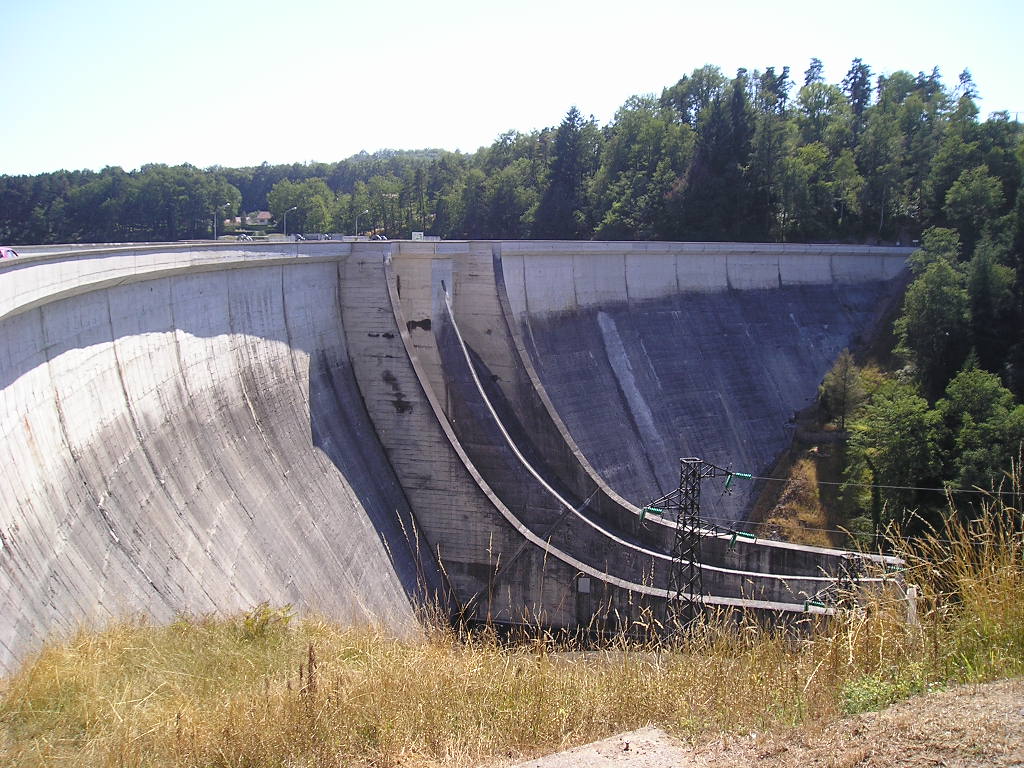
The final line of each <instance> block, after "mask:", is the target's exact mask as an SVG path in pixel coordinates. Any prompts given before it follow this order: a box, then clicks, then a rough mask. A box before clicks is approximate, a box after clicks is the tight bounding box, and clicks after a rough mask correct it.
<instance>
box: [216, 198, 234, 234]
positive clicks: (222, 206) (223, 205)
mask: <svg viewBox="0 0 1024 768" xmlns="http://www.w3.org/2000/svg"><path fill="white" fill-rule="evenodd" d="M229 205H231V203H221V204H220V205H218V206H217V207H216V208H214V209H213V239H214V240H216V239H217V219H218V218H220V212H221V210H222V209H223V208H227V207H228V206H229Z"/></svg>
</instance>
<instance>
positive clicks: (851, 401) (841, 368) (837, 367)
mask: <svg viewBox="0 0 1024 768" xmlns="http://www.w3.org/2000/svg"><path fill="white" fill-rule="evenodd" d="M865 396H866V391H865V387H864V383H863V382H862V381H861V376H860V371H859V370H858V368H857V366H856V365H855V364H854V361H853V355H851V354H850V350H848V349H844V350H843V351H842V352H841V353H840V354H839V357H838V358H837V359H836V362H835V364H834V365H833V366H832V368H831V370H829V372H828V373H827V374H826V375H825V380H824V381H823V382H822V384H821V390H820V392H819V393H818V397H819V400H820V402H821V404H822V406H823V407H824V409H825V412H826V414H827V416H828V418H830V419H834V420H835V421H836V422H837V426H838V427H839V429H846V419H847V417H848V416H849V415H850V414H851V413H853V412H854V411H855V410H856V409H857V407H858V406H859V405H860V404H861V402H862V401H863V400H864V398H865Z"/></svg>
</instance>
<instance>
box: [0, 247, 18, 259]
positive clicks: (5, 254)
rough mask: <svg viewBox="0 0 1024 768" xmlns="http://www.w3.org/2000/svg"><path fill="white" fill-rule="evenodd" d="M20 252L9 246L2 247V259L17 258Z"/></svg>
mask: <svg viewBox="0 0 1024 768" xmlns="http://www.w3.org/2000/svg"><path fill="white" fill-rule="evenodd" d="M17 256H18V252H17V251H16V250H14V249H13V248H11V246H9V245H0V259H14V258H17Z"/></svg>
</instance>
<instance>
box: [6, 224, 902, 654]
mask: <svg viewBox="0 0 1024 768" xmlns="http://www.w3.org/2000/svg"><path fill="white" fill-rule="evenodd" d="M905 256H906V251H905V250H903V249H900V250H897V249H851V248H845V249H844V248H837V247H829V246H821V247H802V248H801V247H793V246H756V245H754V246H751V245H736V244H714V245H708V244H679V243H675V244H665V243H660V244H648V243H632V244H623V243H616V244H610V243H481V242H472V243H436V244H435V243H358V244H351V243H334V242H321V243H303V244H245V245H244V246H241V247H240V246H236V245H234V244H223V245H220V244H218V245H212V244H210V245H201V246H168V245H161V246H129V247H117V248H102V249H94V250H89V249H85V250H75V251H68V252H62V253H50V254H39V255H28V256H25V257H23V258H22V259H20V260H19V261H18V262H17V263H13V264H5V265H2V266H0V339H2V340H0V398H2V399H0V430H2V435H3V443H2V446H0V460H3V461H4V463H5V466H7V467H8V468H17V471H16V472H15V471H9V472H7V473H4V474H3V475H2V476H0V494H2V497H0V616H2V619H0V669H10V668H11V665H12V664H13V663H14V662H15V661H16V660H17V659H18V658H20V657H21V656H23V655H24V653H26V652H27V651H28V650H30V649H31V648H33V647H35V646H36V645H37V644H38V643H39V642H40V640H41V639H42V638H44V637H45V636H47V635H48V634H49V633H51V632H53V631H55V630H68V629H70V628H72V627H74V626H75V625H76V624H79V623H82V622H91V621H96V620H102V619H104V618H107V617H110V616H121V615H126V614H133V613H143V614H146V615H150V616H153V617H155V618H157V619H160V620H163V619H168V618H170V617H172V616H173V615H175V614H176V613H180V612H183V611H187V612H210V611H231V610H238V609H243V608H247V607H249V606H251V605H253V604H255V603H258V602H261V601H264V600H268V601H270V602H272V603H284V602H290V603H294V604H295V605H297V606H298V607H299V608H300V609H302V610H317V611H323V612H325V613H328V614H330V615H332V616H335V617H338V618H340V619H343V620H351V621H362V620H373V621H379V622H383V623H385V624H387V625H389V626H391V627H392V628H394V629H396V630H399V631H412V629H413V628H414V626H415V618H414V614H415V606H416V605H417V604H418V603H419V601H420V600H422V599H423V597H424V596H425V595H439V596H441V598H442V599H445V600H449V601H450V606H451V608H452V610H455V611H461V612H462V614H463V615H464V616H466V617H468V618H478V619H484V618H491V619H494V620H497V621H505V622H516V621H522V620H535V621H543V622H544V623H549V624H552V625H554V626H574V625H576V624H579V623H582V624H587V623H588V622H589V621H591V620H593V618H594V617H595V616H599V615H600V616H609V615H611V614H613V613H614V614H616V615H617V616H618V617H619V618H621V617H627V618H628V617H629V616H633V615H636V614H637V613H638V612H639V611H640V610H642V609H643V608H644V607H645V606H646V607H651V606H655V607H656V606H658V605H659V604H660V605H661V607H662V609H663V607H664V597H665V581H666V574H665V566H666V563H667V561H666V557H665V553H666V552H667V551H669V547H670V542H671V537H672V535H673V533H672V528H671V526H669V525H667V524H666V523H665V522H664V521H651V522H650V523H649V524H648V525H647V526H643V527H641V526H639V524H638V519H637V514H636V512H637V510H636V506H635V504H632V503H631V502H630V501H628V500H627V499H628V498H630V497H632V498H633V500H636V499H639V500H641V501H642V500H645V499H646V498H650V497H652V496H654V495H657V494H656V493H648V491H649V490H655V489H656V487H657V486H659V484H660V485H665V484H666V482H667V481H666V478H668V480H671V479H672V478H671V475H672V473H674V472H675V471H676V467H677V460H678V456H679V455H688V454H691V453H696V454H697V455H700V451H692V450H687V448H688V447H689V446H690V445H697V446H708V445H711V446H720V447H721V451H722V452H723V453H728V454H729V456H728V457H727V458H725V459H723V458H722V457H720V456H717V455H713V454H712V453H708V452H707V451H704V453H705V454H706V458H708V459H709V460H713V461H715V460H717V461H718V462H719V463H723V464H728V463H730V461H731V462H732V463H734V464H735V465H736V467H737V469H749V468H754V469H759V468H760V467H761V466H763V465H764V463H765V462H767V461H770V460H771V459H772V458H774V454H773V451H774V452H777V451H778V450H779V449H780V448H781V447H783V446H784V445H785V441H786V439H787V434H788V433H787V429H786V420H787V419H788V418H789V416H790V415H791V410H792V409H794V408H795V407H797V406H799V404H800V403H801V402H802V401H803V399H806V398H807V397H810V396H813V390H814V388H815V387H816V386H817V382H818V381H820V378H821V376H822V375H823V373H824V370H825V369H827V367H828V365H829V364H830V363H831V357H830V356H834V354H835V352H837V351H838V349H840V348H841V347H842V346H845V345H847V344H849V343H851V340H852V339H853V338H854V337H855V336H856V335H857V334H858V333H864V332H866V331H867V329H868V328H869V326H870V322H871V318H872V315H873V312H874V310H875V309H876V308H877V305H878V304H879V303H880V302H881V301H883V300H884V299H885V298H886V297H887V296H888V295H889V294H890V293H891V292H892V290H893V288H894V286H896V285H897V282H898V281H896V280H894V277H896V276H897V275H898V273H899V271H900V269H901V268H902V264H903V260H904V259H905ZM446 296H447V297H450V301H451V307H452V308H451V313H452V314H451V315H450V316H448V317H447V318H446V312H447V311H448V309H447V305H446V298H445V297H446ZM453 318H457V319H458V323H459V326H458V328H456V326H455V324H454V323H453V322H450V320H451V319H453ZM666 328H669V329H672V332H671V333H668V334H666V333H665V331H664V329H666ZM722 328H725V329H727V331H728V332H727V333H726V334H725V335H724V338H723V340H721V341H720V342H719V343H714V342H715V334H716V333H719V329H722ZM659 329H661V330H660V332H659ZM682 329H686V330H687V333H686V334H683V333H681V332H680V331H681V330H682ZM453 330H461V334H456V333H452V331H453ZM683 338H695V339H698V340H699V341H698V343H697V344H696V345H695V346H692V347H687V346H685V345H683V344H681V342H680V339H683ZM721 344H725V346H726V347H727V348H728V350H727V351H722V349H721ZM679 361H682V364H680V362H679ZM694 361H696V364H694ZM695 371H696V372H695ZM757 377H760V379H762V380H764V381H766V382H768V383H767V384H764V385H763V386H762V385H758V386H751V385H750V379H751V378H757ZM808 393H810V394H808ZM709 399H710V400H717V402H719V403H726V404H728V407H725V408H724V411H723V412H720V413H717V415H715V416H714V418H710V417H709V416H708V415H707V409H706V407H705V404H706V402H707V401H708V400H709ZM752 400H753V401H754V402H751V401H752ZM712 413H716V412H715V411H713V410H712ZM595 425H596V426H595ZM722 425H725V427H724V428H723V427H722ZM680 434H681V435H683V437H682V438H681V437H680ZM686 440H692V441H693V442H686ZM663 461H664V464H665V465H666V469H665V470H663V469H662V468H661V466H662V462H663ZM741 462H743V463H744V466H740V463H741ZM754 464H756V466H753V465H754ZM624 468H627V469H628V471H624ZM630 468H631V469H630ZM666 471H667V473H668V474H667V475H665V474H663V473H664V472H666ZM609 481H610V483H611V484H609ZM630 481H632V482H633V485H630V484H629V482H630ZM645 483H646V485H645ZM616 486H617V487H616ZM645 494H646V495H645ZM707 496H708V497H710V496H711V495H710V494H707ZM624 497H625V498H624ZM742 504H743V500H742V499H739V500H738V503H737V504H736V505H734V506H733V507H730V508H727V512H728V514H727V515H726V516H731V517H736V516H739V514H740V513H741V511H742ZM722 509H723V508H722V507H720V508H719V511H720V512H721V510H722ZM723 514H724V513H723ZM845 562H846V559H845V558H844V553H840V552H837V551H832V550H821V549H815V548H808V547H799V546H796V545H784V544H778V543H767V542H760V541H758V542H750V541H747V540H742V539H741V540H739V541H738V542H730V541H728V537H717V538H714V537H713V538H710V539H708V540H706V544H705V563H704V567H705V585H706V588H707V591H708V595H707V596H706V600H707V602H710V603H715V604H718V605H726V606H738V607H748V608H751V607H752V608H757V609H761V610H768V611H773V612H778V611H791V612H792V611H796V612H799V611H801V610H803V609H804V607H805V606H804V605H803V604H802V603H803V601H805V600H806V599H807V598H808V597H811V596H813V595H814V594H816V593H817V592H819V591H820V588H821V586H822V585H823V584H824V585H826V586H827V585H828V584H831V583H834V582H835V579H836V577H838V576H839V575H841V573H840V571H841V569H842V568H843V567H844V563H845ZM439 566H440V567H439ZM709 585H710V586H709Z"/></svg>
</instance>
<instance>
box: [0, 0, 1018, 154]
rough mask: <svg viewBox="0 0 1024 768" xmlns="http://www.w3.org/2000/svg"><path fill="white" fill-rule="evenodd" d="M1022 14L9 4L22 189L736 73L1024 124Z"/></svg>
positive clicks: (11, 107) (455, 145) (7, 48)
mask: <svg viewBox="0 0 1024 768" xmlns="http://www.w3.org/2000/svg"><path fill="white" fill-rule="evenodd" d="M1022 9H1024V2H1021V0H974V1H973V2H961V1H957V2H949V1H948V0H931V1H930V2H922V1H921V0H886V1H885V2H881V1H880V0H848V1H847V2H843V3H838V2H828V0H817V2H805V1H804V0H787V1H786V2H763V1H762V0H726V1H725V2H723V1H721V0H718V1H717V2H716V1H715V0H703V1H702V2H700V3H693V2H686V1H685V0H584V1H577V0H517V2H505V3H490V2H486V0H433V1H432V2H431V1H428V0H416V1H415V2H411V1H410V0H395V1H394V2H378V3H373V2H359V3H357V2H353V1H352V0H348V1H347V2H346V1H345V0H289V2H267V1H266V0H249V1H247V2H244V3H241V2H222V1H221V0H205V1H204V2H198V1H197V0H178V1H177V2H155V1H154V0H130V1H129V0H93V2H88V3H85V2H81V1H80V0H0V31H2V34H0V46H2V49H3V55H2V61H3V67H4V69H3V72H2V74H0V174H18V173H38V172H41V171H50V170H57V169H60V168H68V169H75V168H92V169H99V168H102V167H104V166H107V165H120V166H122V167H123V168H125V169H133V168H137V167H139V166H140V165H142V164H145V163H153V162H157V163H168V164H177V163H182V162H188V163H192V164H193V165H197V166H199V167H202V168H205V167H208V166H211V165H224V166H243V165H258V164H259V163H261V162H263V161H267V162H269V163H286V162H287V163H290V162H307V161H311V160H323V161H335V160H341V159H343V158H345V157H348V156H350V155H352V154H355V153H357V152H359V151H361V150H366V151H368V152H373V151H375V150H378V149H382V148H394V149H420V148H425V147H440V148H444V149H452V150H454V149H459V150H463V151H470V152H471V151H473V150H475V149H476V148H478V147H479V146H481V145H485V144H489V143H491V142H492V141H493V140H494V139H495V138H496V137H497V136H498V135H499V134H500V133H502V132H504V131H506V130H509V129H515V130H520V131H524V132H526V131H530V130H533V129H535V128H542V127H544V126H547V125H557V124H558V122H559V121H560V120H561V119H562V117H563V115H564V114H565V112H566V110H567V109H568V108H569V107H570V106H572V105H573V104H575V105H577V106H578V107H579V109H580V111H581V112H583V113H584V114H585V115H590V114H593V115H594V116H595V117H596V118H597V119H598V121H599V122H600V123H601V124H605V123H607V122H609V121H610V120H611V119H612V117H613V116H614V114H615V110H616V108H617V107H618V106H620V105H621V104H622V102H623V101H624V100H625V99H626V98H628V97H629V96H630V95H632V94H635V93H659V92H660V91H661V89H662V88H663V87H664V86H667V85H671V84H672V83H674V82H676V80H678V79H679V77H680V76H681V75H683V74H688V73H689V72H690V71H692V70H693V69H694V68H696V67H699V66H702V65H704V64H717V65H718V66H720V67H721V68H722V69H723V70H724V71H725V73H726V74H728V75H730V76H731V75H732V74H734V73H735V70H736V69H737V67H741V66H742V67H747V68H748V69H761V70H763V69H764V68H765V67H768V66H775V67H776V69H777V70H779V69H781V67H783V66H784V65H789V66H790V67H791V68H792V70H793V76H794V79H795V80H800V79H801V78H802V73H803V71H804V70H805V69H806V68H807V64H808V62H809V61H810V59H811V57H812V56H817V57H818V58H820V59H821V60H822V61H823V62H824V64H825V77H826V79H827V80H828V81H829V82H838V81H839V80H841V79H842V77H843V75H844V74H845V73H846V71H847V70H848V69H849V66H850V61H851V59H853V58H854V57H857V56H859V57H861V58H862V59H863V60H864V61H865V63H867V64H868V65H869V66H870V67H871V68H872V70H873V71H874V72H875V73H876V74H877V73H888V72H892V71H895V70H898V69H906V70H909V71H911V72H914V73H916V72H918V71H921V70H924V71H930V70H931V68H932V67H933V66H938V67H939V68H940V70H941V72H942V75H943V80H944V82H946V84H947V85H949V86H952V85H954V84H955V83H956V80H957V75H958V74H959V73H960V71H961V70H963V69H964V68H965V67H967V68H969V69H970V70H971V73H972V74H973V76H974V80H975V83H976V84H977V86H978V89H979V91H980V93H981V97H982V98H981V102H980V106H981V110H982V116H983V117H984V116H985V115H987V114H988V113H989V112H990V111H993V110H999V109H1006V110H1009V111H1011V112H1021V113H1022V114H1021V115H1020V119H1022V120H1024V88H1022V87H1021V80H1020V78H1021V72H1022V70H1024V67H1022V65H1024V56H1022V53H1021V48H1022V44H1024V43H1022V39H1021V38H1022V32H1024V10H1022Z"/></svg>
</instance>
